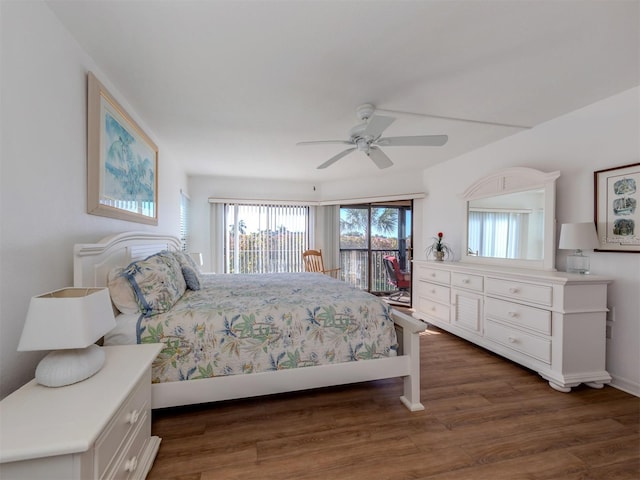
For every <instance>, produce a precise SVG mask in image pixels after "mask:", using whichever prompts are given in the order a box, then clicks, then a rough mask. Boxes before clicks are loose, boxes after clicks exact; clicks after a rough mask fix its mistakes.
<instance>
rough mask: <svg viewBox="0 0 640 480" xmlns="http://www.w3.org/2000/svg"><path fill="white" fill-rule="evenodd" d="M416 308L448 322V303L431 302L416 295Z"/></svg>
mask: <svg viewBox="0 0 640 480" xmlns="http://www.w3.org/2000/svg"><path fill="white" fill-rule="evenodd" d="M416 308H417V309H418V310H419V311H420V312H422V313H424V314H426V315H429V316H430V317H433V318H436V319H438V320H441V321H443V322H447V323H449V305H443V304H441V303H437V302H433V301H431V300H429V299H428V298H425V297H421V296H418V305H416Z"/></svg>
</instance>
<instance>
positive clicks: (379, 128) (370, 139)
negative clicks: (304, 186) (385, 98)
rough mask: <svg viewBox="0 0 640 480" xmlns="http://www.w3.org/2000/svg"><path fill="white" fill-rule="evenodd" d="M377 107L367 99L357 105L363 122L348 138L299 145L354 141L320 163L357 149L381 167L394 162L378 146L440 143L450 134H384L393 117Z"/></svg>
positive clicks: (325, 166)
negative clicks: (377, 112)
mask: <svg viewBox="0 0 640 480" xmlns="http://www.w3.org/2000/svg"><path fill="white" fill-rule="evenodd" d="M375 111H376V108H375V107H374V106H373V105H371V104H369V103H365V104H364V105H360V106H359V107H358V108H357V109H356V115H357V116H358V118H359V119H360V120H362V123H360V124H358V125H356V126H355V127H353V128H352V129H351V130H350V132H349V140H318V141H312V142H298V143H297V144H296V145H318V144H327V143H337V144H341V145H353V146H352V147H349V148H347V149H346V150H344V151H342V152H340V153H339V154H337V155H335V156H333V157H331V158H330V159H329V160H327V161H326V162H324V163H323V164H321V165H319V166H318V168H319V169H322V168H327V167H328V166H330V165H333V164H334V163H335V162H337V161H338V160H340V159H341V158H342V157H345V156H347V155H349V154H350V153H351V152H354V151H356V150H358V151H360V152H362V153H364V154H365V155H366V156H367V157H369V158H370V159H371V160H373V163H375V164H376V165H377V167H378V168H387V167H390V166H391V165H393V162H392V161H391V159H390V158H389V157H387V155H386V154H385V153H384V152H383V151H382V150H380V148H379V147H441V146H442V145H444V144H445V143H447V140H448V139H449V137H448V136H447V135H415V136H409V137H383V136H382V132H384V131H385V130H386V129H387V127H389V125H391V124H392V123H393V122H394V121H395V118H394V117H387V116H383V115H375V114H374V112H375Z"/></svg>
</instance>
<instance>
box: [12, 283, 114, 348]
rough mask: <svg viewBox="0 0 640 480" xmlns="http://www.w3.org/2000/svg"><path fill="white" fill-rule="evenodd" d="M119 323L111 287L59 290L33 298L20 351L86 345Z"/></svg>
mask: <svg viewBox="0 0 640 480" xmlns="http://www.w3.org/2000/svg"><path fill="white" fill-rule="evenodd" d="M115 326H116V322H115V319H114V316H113V308H112V306H111V298H110V297H109V290H108V289H106V288H64V289H62V290H56V291H54V292H50V293H45V294H43V295H38V296H37V297H32V298H31V302H30V303H29V311H28V312H27V318H26V321H25V324H24V328H23V329H22V336H21V337H20V342H19V344H18V351H26V350H58V349H70V348H85V347H87V346H89V345H91V344H92V343H94V342H95V341H96V340H98V339H99V338H100V337H102V336H103V335H104V334H105V333H107V332H108V331H110V330H111V329H113V328H114V327H115Z"/></svg>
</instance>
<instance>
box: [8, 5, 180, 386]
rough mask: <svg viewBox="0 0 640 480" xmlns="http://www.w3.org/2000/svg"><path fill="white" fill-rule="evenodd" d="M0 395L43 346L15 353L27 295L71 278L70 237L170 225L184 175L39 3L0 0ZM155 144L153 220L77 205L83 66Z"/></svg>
mask: <svg viewBox="0 0 640 480" xmlns="http://www.w3.org/2000/svg"><path fill="white" fill-rule="evenodd" d="M0 22H1V57H0V58H1V64H0V65H1V85H0V100H1V105H2V118H1V121H2V124H1V125H2V128H1V135H2V137H1V150H0V152H1V153H0V154H1V170H0V185H1V191H0V209H1V210H0V218H1V231H0V398H1V397H5V396H6V395H7V394H9V393H11V392H12V391H13V390H15V389H16V388H17V387H19V386H20V385H22V384H24V383H25V382H26V381H28V380H29V379H31V378H33V373H34V370H35V365H36V363H37V361H38V360H39V359H40V358H41V357H42V355H43V352H20V353H18V352H16V347H17V344H18V339H19V337H20V333H21V332H22V325H23V323H24V318H25V315H26V311H27V307H28V305H29V298H30V297H31V296H33V295H37V294H40V293H43V292H47V291H50V290H55V289H58V288H62V287H65V286H70V285H72V283H73V265H72V250H73V245H74V244H75V243H83V242H95V241H97V240H99V239H100V238H102V237H104V236H106V235H110V234H113V233H117V232H122V231H127V230H157V231H160V232H166V233H171V234H175V235H177V234H178V231H179V205H180V200H179V192H180V188H184V189H185V190H186V186H187V179H186V175H185V174H184V172H183V171H182V169H181V167H179V166H178V164H177V162H175V161H173V160H172V159H171V158H170V156H169V155H168V154H167V153H166V152H165V151H164V150H163V147H162V143H161V142H159V139H157V138H155V137H154V135H153V132H152V131H151V130H150V129H149V128H148V127H147V126H146V124H145V122H144V120H143V119H140V118H138V117H137V116H136V115H135V111H134V109H133V108H132V107H131V105H130V104H129V103H128V102H127V101H126V99H125V98H123V97H122V96H121V95H120V94H119V93H118V91H117V89H116V88H115V87H114V86H113V85H112V84H111V83H110V82H109V79H108V78H107V77H106V76H105V75H103V74H102V73H101V72H100V69H99V68H98V66H97V65H95V64H94V62H93V61H92V59H91V58H90V57H88V56H87V54H86V53H85V52H84V51H82V50H81V49H80V47H79V46H78V44H77V43H76V42H75V41H74V39H73V38H72V37H71V36H70V35H69V34H68V32H67V31H66V30H65V29H64V27H62V25H61V24H60V23H59V22H58V20H57V18H56V17H55V16H54V15H53V14H52V13H51V11H50V10H49V8H48V7H47V6H46V5H44V4H43V3H41V2H0ZM89 70H91V71H94V72H95V73H96V75H97V76H98V77H99V78H100V80H101V81H102V82H103V83H104V84H105V85H106V86H107V88H108V89H109V91H110V92H111V93H112V94H113V95H114V96H115V97H116V98H117V99H118V101H119V102H120V103H121V104H122V105H123V107H124V108H125V109H127V111H128V112H129V113H130V114H131V115H132V116H133V117H134V119H135V120H136V121H137V122H138V123H139V124H140V126H141V127H142V128H143V129H144V130H145V131H146V132H147V133H148V134H149V135H150V136H151V138H152V139H153V140H154V141H155V142H156V144H157V145H158V148H159V152H160V163H159V176H158V179H159V210H158V211H159V225H158V227H152V226H144V225H142V224H137V223H131V222H124V221H119V220H114V219H109V218H104V217H98V216H94V215H88V214H87V213H85V212H86V175H87V170H86V116H87V113H86V108H87V100H86V91H87V86H86V72H87V71H89Z"/></svg>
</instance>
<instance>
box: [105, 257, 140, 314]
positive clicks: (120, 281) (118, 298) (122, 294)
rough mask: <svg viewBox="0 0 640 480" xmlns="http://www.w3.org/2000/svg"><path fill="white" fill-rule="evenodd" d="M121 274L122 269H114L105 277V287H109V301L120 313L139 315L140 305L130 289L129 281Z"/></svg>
mask: <svg viewBox="0 0 640 480" xmlns="http://www.w3.org/2000/svg"><path fill="white" fill-rule="evenodd" d="M123 272H124V268H122V267H116V268H114V269H113V270H111V271H110V272H109V275H108V276H107V286H108V287H109V295H111V301H112V302H113V304H114V305H115V306H116V308H117V309H118V310H119V311H120V312H122V313H139V312H140V305H138V302H137V300H136V294H135V292H134V291H133V288H132V287H131V283H130V282H129V279H128V278H127V276H126V275H124V273H123Z"/></svg>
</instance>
